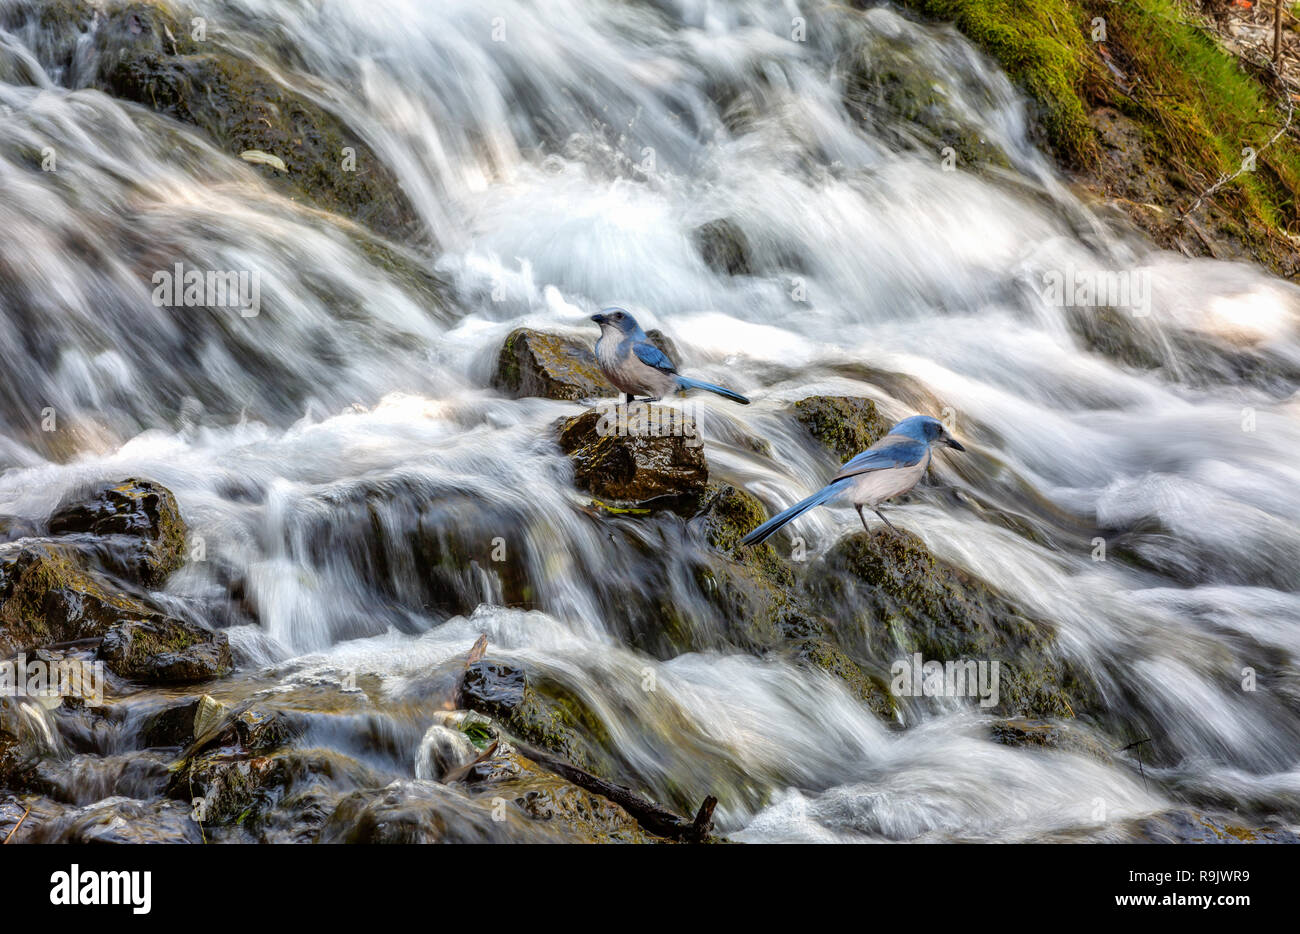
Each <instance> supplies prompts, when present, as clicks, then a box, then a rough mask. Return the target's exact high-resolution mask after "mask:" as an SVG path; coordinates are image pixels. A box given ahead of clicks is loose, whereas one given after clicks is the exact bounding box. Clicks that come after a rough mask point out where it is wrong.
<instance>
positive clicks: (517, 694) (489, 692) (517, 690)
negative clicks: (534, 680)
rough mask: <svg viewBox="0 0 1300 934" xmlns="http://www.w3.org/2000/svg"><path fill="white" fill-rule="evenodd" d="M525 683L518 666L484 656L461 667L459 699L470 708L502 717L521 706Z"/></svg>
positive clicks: (522, 673) (522, 672)
mask: <svg viewBox="0 0 1300 934" xmlns="http://www.w3.org/2000/svg"><path fill="white" fill-rule="evenodd" d="M526 687H527V680H526V679H525V677H524V671H523V669H522V668H516V667H514V666H513V665H507V664H505V663H503V662H492V661H488V660H486V659H484V660H483V661H478V662H474V663H473V664H472V665H470V666H469V667H468V668H466V669H465V677H464V679H463V681H462V682H461V702H462V703H463V704H464V705H465V706H466V707H468V708H469V709H470V710H478V711H480V712H482V713H485V714H487V715H488V716H490V717H498V718H504V717H507V716H509V715H510V713H511V712H512V711H515V710H517V709H518V708H520V707H521V706H523V703H524V694H525V689H526Z"/></svg>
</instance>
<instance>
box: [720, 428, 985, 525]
mask: <svg viewBox="0 0 1300 934" xmlns="http://www.w3.org/2000/svg"><path fill="white" fill-rule="evenodd" d="M935 444H944V445H947V446H948V447H950V448H953V449H954V450H957V451H964V450H966V449H965V448H964V447H962V446H961V445H960V444H958V443H957V442H956V441H955V440H953V437H952V435H950V434H948V431H947V429H945V428H944V427H943V422H941V421H939V420H938V419H937V418H931V417H930V416H929V415H913V416H912V417H911V418H905V419H903V420H902V421H901V422H899V423H898V424H897V425H895V426H894V427H893V428H891V429H889V434H887V435H885V436H884V437H883V438H881V439H880V440H879V441H877V442H876V443H875V444H873V445H871V447H869V448H867V449H866V450H865V451H863V452H862V453H861V454H858V455H857V456H856V457H854V458H853V459H852V460H850V461H848V462H847V463H845V464H844V466H843V467H841V468H840V472H839V473H837V474H836V475H835V479H834V480H832V481H831V482H830V483H828V484H826V486H824V487H822V488H821V489H820V490H818V491H817V492H816V493H814V494H813V495H812V496H809V497H808V498H807V499H805V500H801V501H799V502H797V503H795V504H794V505H793V506H791V507H790V508H789V509H787V510H785V511H784V512H782V513H779V514H777V515H775V516H773V517H772V518H771V519H768V520H767V521H766V522H764V523H763V524H762V525H760V526H759V527H758V528H756V529H754V531H752V532H750V533H749V534H748V535H746V536H745V537H744V538H743V539H741V544H742V545H757V544H759V543H761V542H764V541H766V540H767V539H768V538H769V537H771V536H772V535H773V534H775V533H776V531H777V530H778V529H780V528H781V527H782V526H783V525H785V524H786V523H787V522H790V521H791V520H793V519H797V518H798V517H799V516H801V515H803V514H804V513H805V512H807V511H808V510H809V509H812V508H813V507H814V506H821V505H822V504H823V503H828V502H830V501H831V500H833V499H836V498H842V499H847V500H848V501H849V502H850V503H852V504H853V507H854V508H855V509H856V510H857V511H858V518H859V519H861V520H862V527H863V528H864V529H866V528H867V518H866V516H864V515H863V514H862V510H863V508H864V507H866V508H870V509H871V510H872V511H873V512H875V514H876V515H878V516H880V518H881V520H883V521H884V523H885V525H887V526H889V528H890V529H892V530H893V531H895V532H897V531H898V530H897V529H895V528H894V524H893V523H892V522H890V521H889V520H888V519H886V518H885V514H884V513H882V512H881V511H880V509H879V508H878V507H879V505H880V504H881V503H883V502H884V501H885V500H887V499H890V498H892V497H895V496H902V495H903V494H904V493H906V492H907V491H908V490H910V489H912V487H914V486H916V484H917V481H919V480H920V479H921V477H922V476H924V474H925V468H926V467H928V466H930V449H931V447H932V446H933V445H935ZM867 531H870V529H867Z"/></svg>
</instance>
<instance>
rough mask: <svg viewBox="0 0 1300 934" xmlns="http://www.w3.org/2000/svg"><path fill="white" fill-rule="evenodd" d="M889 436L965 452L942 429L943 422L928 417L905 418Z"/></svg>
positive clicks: (945, 430) (914, 416) (892, 429)
mask: <svg viewBox="0 0 1300 934" xmlns="http://www.w3.org/2000/svg"><path fill="white" fill-rule="evenodd" d="M889 433H890V434H891V435H902V436H903V437H904V438H911V439H912V440H913V441H921V442H924V443H925V444H946V445H947V446H948V447H950V448H953V449H954V450H958V451H964V450H966V449H965V448H964V447H962V446H961V445H960V444H958V443H957V442H956V441H955V440H953V437H952V435H950V434H948V430H947V429H946V428H944V427H943V422H941V421H939V419H937V418H932V417H931V416H929V415H913V416H912V417H911V418H905V419H903V420H902V421H901V422H899V423H898V424H897V425H895V426H894V427H893V428H891V429H889Z"/></svg>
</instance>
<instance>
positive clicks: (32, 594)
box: [0, 539, 161, 657]
mask: <svg viewBox="0 0 1300 934" xmlns="http://www.w3.org/2000/svg"><path fill="white" fill-rule="evenodd" d="M160 617H161V614H160V613H158V611H157V610H154V609H152V608H151V607H149V606H146V605H145V604H144V603H142V602H140V601H139V600H136V599H134V598H133V597H130V596H128V595H126V594H124V593H122V592H120V591H118V590H117V589H115V588H114V587H113V586H112V585H111V584H110V583H109V582H108V581H106V580H104V579H103V578H102V577H100V576H98V575H97V574H94V573H93V572H90V571H88V570H86V568H85V567H84V566H83V564H82V556H81V554H80V552H79V551H77V550H76V549H75V548H74V547H72V546H71V545H68V544H63V543H59V542H57V541H48V540H37V539H21V540H19V541H17V542H11V543H9V544H7V545H0V657H7V656H9V655H12V654H15V653H18V652H24V651H29V650H31V649H34V648H37V647H39V646H42V645H48V644H50V643H56V642H71V641H75V640H78V639H94V638H100V637H102V636H104V635H105V634H106V633H107V632H108V631H109V629H111V628H112V627H113V626H116V625H118V624H119V623H123V622H128V621H135V620H145V619H154V618H160Z"/></svg>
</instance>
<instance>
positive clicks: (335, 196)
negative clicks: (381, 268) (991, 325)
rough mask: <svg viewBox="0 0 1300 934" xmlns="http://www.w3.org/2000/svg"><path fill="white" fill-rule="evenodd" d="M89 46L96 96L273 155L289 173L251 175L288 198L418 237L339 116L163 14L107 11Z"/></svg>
mask: <svg viewBox="0 0 1300 934" xmlns="http://www.w3.org/2000/svg"><path fill="white" fill-rule="evenodd" d="M95 45H96V48H97V50H98V51H99V53H100V60H99V61H100V64H99V70H98V74H97V75H96V76H95V79H94V84H95V86H96V87H97V88H98V89H99V90H102V91H104V92H105V93H107V94H111V95H113V96H115V97H119V98H122V99H124V100H129V101H134V102H136V103H139V104H142V105H143V106H145V107H148V108H151V109H152V110H155V111H157V112H159V113H163V114H166V115H167V116H170V117H173V118H175V119H177V120H179V121H181V122H182V123H187V124H190V125H192V126H195V127H197V128H199V129H200V130H202V131H203V132H205V133H206V134H207V136H208V137H209V139H210V140H211V141H212V143H213V144H214V145H216V146H217V147H218V148H219V149H222V150H224V151H226V152H227V153H231V154H235V155H238V154H239V153H242V152H246V151H249V150H254V151H258V152H265V153H268V154H270V155H272V156H275V157H276V158H278V159H279V160H281V161H282V163H283V164H284V166H285V169H286V170H287V171H281V170H280V169H279V168H276V167H274V166H273V165H266V164H260V165H257V170H258V171H259V172H260V173H261V174H262V175H263V176H264V177H266V178H267V179H268V180H269V181H270V182H271V183H272V184H273V185H276V186H277V187H279V188H281V189H282V190H284V191H285V192H286V193H287V194H289V195H290V196H291V197H297V198H305V199H306V200H307V201H308V202H309V203H311V204H313V205H315V206H317V207H320V208H323V209H324V210H326V211H332V212H335V213H338V214H341V215H343V216H345V217H348V218H350V219H352V220H355V221H358V222H360V223H362V224H365V225H366V226H368V227H370V228H372V229H373V230H376V231H377V232H379V233H381V234H383V235H385V236H387V237H389V238H391V239H393V240H396V241H398V242H401V241H403V240H408V239H411V237H412V236H416V235H418V234H419V232H420V230H421V224H420V222H419V220H418V217H417V215H416V213H415V210H414V208H413V207H412V206H411V204H410V202H409V200H408V199H407V197H406V195H405V193H404V192H403V191H402V188H401V185H400V184H399V183H398V181H397V179H396V177H395V176H394V175H393V174H392V172H391V171H389V169H388V168H387V167H386V166H385V165H384V164H383V163H382V162H381V161H380V160H379V158H378V157H377V155H376V154H375V153H374V152H373V151H372V150H371V149H370V148H369V147H368V146H367V145H366V144H365V143H364V142H363V141H362V140H361V139H359V138H358V137H357V136H356V134H354V133H353V132H352V131H351V130H350V129H349V128H348V127H347V126H346V125H345V124H344V123H343V122H342V121H341V120H340V119H339V118H338V117H336V116H335V115H334V114H332V113H330V112H328V111H327V110H325V109H324V108H322V107H321V106H319V105H318V104H316V103H315V102H314V101H313V100H311V98H310V97H309V96H308V95H307V94H305V93H302V92H300V91H298V90H296V89H294V88H293V87H291V86H286V85H285V84H281V83H280V81H279V80H277V79H276V76H274V75H273V74H272V72H271V71H270V70H268V69H266V68H265V67H263V66H261V65H259V64H257V63H256V62H255V61H252V60H250V59H246V58H242V57H240V56H239V55H237V54H235V53H234V52H232V51H230V50H228V49H224V48H221V47H220V46H219V45H218V44H217V42H216V41H215V40H214V39H213V38H212V37H209V39H208V40H207V41H203V42H199V41H196V40H194V39H193V38H191V29H190V27H189V26H188V25H187V24H185V23H182V22H180V21H178V18H177V17H176V16H174V15H173V14H172V13H171V12H170V11H168V10H167V9H166V8H164V7H160V6H156V5H153V4H147V3H127V4H110V6H109V7H108V9H107V10H106V11H105V13H104V15H103V20H102V22H101V24H100V26H99V28H98V29H97V31H96V33H95ZM286 75H287V76H288V77H287V78H286V80H288V81H290V82H292V73H291V72H286ZM345 148H351V149H353V150H354V151H355V170H349V169H346V168H345V167H344V164H343V159H344V153H343V150H344V149H345Z"/></svg>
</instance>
